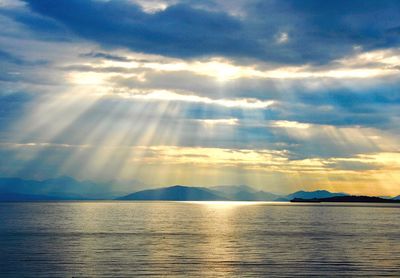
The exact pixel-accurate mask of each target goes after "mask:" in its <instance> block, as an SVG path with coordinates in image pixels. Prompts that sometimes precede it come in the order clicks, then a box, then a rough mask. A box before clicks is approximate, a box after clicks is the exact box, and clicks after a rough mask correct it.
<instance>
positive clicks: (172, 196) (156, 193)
mask: <svg viewBox="0 0 400 278" xmlns="http://www.w3.org/2000/svg"><path fill="white" fill-rule="evenodd" d="M118 200H164V201H217V200H227V199H226V198H225V197H222V196H219V195H217V194H215V193H214V192H212V191H211V190H208V189H206V188H202V187H188V186H181V185H176V186H171V187H164V188H158V189H149V190H143V191H139V192H136V193H132V194H129V195H126V196H123V197H120V198H118Z"/></svg>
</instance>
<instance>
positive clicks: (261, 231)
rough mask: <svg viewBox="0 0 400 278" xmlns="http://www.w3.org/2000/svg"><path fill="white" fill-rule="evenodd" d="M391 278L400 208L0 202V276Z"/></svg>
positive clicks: (397, 262)
mask: <svg viewBox="0 0 400 278" xmlns="http://www.w3.org/2000/svg"><path fill="white" fill-rule="evenodd" d="M140 275H155V276H174V277H175V276H191V277H193V276H201V277H209V276H212V277H219V276H221V277H222V276H226V277H232V276H240V277H246V276H257V277H259V276H267V275H271V276H284V277H287V276H307V277H310V276H316V277H320V276H347V277H348V276H353V277H354V276H374V277H376V276H393V277H400V207H396V206H393V205H384V206H369V205H366V204H364V205H318V204H315V205H304V204H276V203H275V204H272V203H240V202H238V203H235V202H233V203H229V202H228V203H218V202H217V203H207V202H205V203H179V202H58V203H57V202H56V203H0V276H1V277H73V276H74V277H82V276H84V277H88V276H89V277H93V276H102V277H103V276H114V277H118V276H121V277H132V276H135V277H137V276H140Z"/></svg>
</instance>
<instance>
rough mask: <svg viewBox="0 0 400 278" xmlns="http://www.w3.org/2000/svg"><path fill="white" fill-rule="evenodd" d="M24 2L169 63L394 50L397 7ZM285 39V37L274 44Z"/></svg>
mask: <svg viewBox="0 0 400 278" xmlns="http://www.w3.org/2000/svg"><path fill="white" fill-rule="evenodd" d="M26 2H27V3H28V4H29V7H30V8H31V9H32V10H33V11H34V12H36V13H38V14H40V15H42V16H46V17H48V18H51V19H53V20H55V21H56V22H58V23H60V24H63V25H64V26H66V27H67V28H69V29H70V30H72V31H73V32H74V33H76V34H78V35H79V36H81V37H83V38H85V39H88V40H92V41H96V42H98V43H99V44H101V45H103V46H105V47H127V48H130V49H131V50H134V51H140V52H146V53H155V54H162V55H166V56H174V57H184V58H187V57H189V58H190V57H199V56H210V55H220V56H227V57H235V58H241V57H244V58H255V59H259V60H264V61H273V62H278V63H304V62H311V63H324V62H328V61H330V60H332V59H335V58H338V57H342V56H343V55H346V54H349V53H350V52H352V51H353V48H354V46H360V47H362V48H363V49H367V50H372V49H377V48H386V47H392V46H397V45H399V34H398V33H399V32H398V28H399V27H400V2H399V1H390V0H388V1H378V0H369V1H367V0H363V1H358V0H356V1H344V0H343V1H314V0H313V1H311V0H309V1H250V2H248V4H246V5H245V6H244V7H243V8H244V10H243V15H242V16H241V17H236V16H233V15H231V14H229V13H227V12H226V11H222V10H210V9H200V8H198V7H197V6H195V5H189V4H187V3H186V4H185V2H183V3H181V4H176V5H172V6H169V7H168V8H167V9H165V10H162V11H158V12H155V13H151V14H150V13H146V12H144V11H143V10H142V9H141V8H140V7H139V6H137V5H135V4H133V3H131V2H128V1H78V0H68V1H66V0H60V1H57V2H54V1H51V0H41V1H32V0H26ZM233 4H234V3H233ZM25 23H26V24H28V25H29V24H30V23H29V22H27V21H26V20H25ZM35 27H36V28H40V24H35ZM43 28H46V26H45V27H43ZM282 34H286V35H287V38H286V39H284V38H283V39H282V40H279V38H280V36H281V35H282Z"/></svg>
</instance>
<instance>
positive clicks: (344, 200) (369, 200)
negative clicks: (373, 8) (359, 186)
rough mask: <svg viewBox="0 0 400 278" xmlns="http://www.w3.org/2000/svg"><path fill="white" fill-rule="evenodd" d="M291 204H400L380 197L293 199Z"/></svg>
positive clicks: (399, 201)
mask: <svg viewBox="0 0 400 278" xmlns="http://www.w3.org/2000/svg"><path fill="white" fill-rule="evenodd" d="M291 202H294V203H296V202H305V203H321V202H338V203H400V200H393V199H384V198H380V197H370V196H335V197H330V198H313V199H302V198H294V199H293V200H291Z"/></svg>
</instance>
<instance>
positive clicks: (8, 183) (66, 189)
mask: <svg viewBox="0 0 400 278" xmlns="http://www.w3.org/2000/svg"><path fill="white" fill-rule="evenodd" d="M0 194H1V195H3V197H2V199H4V198H5V197H4V196H6V195H7V194H8V195H9V196H13V198H14V199H17V198H18V196H20V198H21V200H24V199H26V198H27V197H28V196H29V195H31V196H41V198H43V199H46V200H47V199H54V200H63V199H65V200H72V199H75V200H82V199H112V198H115V197H117V196H118V195H120V194H123V193H115V192H112V191H111V190H110V184H109V183H95V182H92V181H78V180H75V179H74V178H71V177H68V176H61V177H57V178H52V179H46V180H42V181H37V180H25V179H20V178H0ZM28 199H29V198H28Z"/></svg>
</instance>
